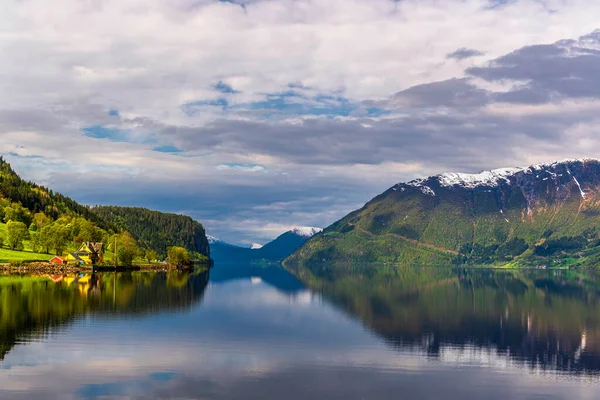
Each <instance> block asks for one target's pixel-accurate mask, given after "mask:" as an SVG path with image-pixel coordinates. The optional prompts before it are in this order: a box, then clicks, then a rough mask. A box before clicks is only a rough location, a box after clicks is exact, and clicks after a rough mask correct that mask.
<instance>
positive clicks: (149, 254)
mask: <svg viewBox="0 0 600 400" xmlns="http://www.w3.org/2000/svg"><path fill="white" fill-rule="evenodd" d="M145 258H146V261H148V262H149V263H151V262H153V261H156V260H158V254H157V253H156V252H155V251H154V250H151V249H147V250H146V254H145Z"/></svg>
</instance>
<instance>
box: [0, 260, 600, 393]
mask: <svg viewBox="0 0 600 400" xmlns="http://www.w3.org/2000/svg"><path fill="white" fill-rule="evenodd" d="M53 278H54V279H55V280H59V279H61V278H60V277H53ZM314 285H315V287H319V290H318V291H311V290H308V289H306V288H305V287H304V286H303V285H302V284H301V283H300V282H298V281H297V280H296V279H295V278H294V277H292V276H291V275H289V274H288V273H286V272H285V271H283V270H282V269H279V268H276V267H266V268H262V267H251V266H226V265H221V266H219V265H217V266H215V267H214V268H213V269H212V270H211V271H210V272H208V271H196V272H195V273H193V274H190V273H185V272H170V273H164V272H160V273H142V272H140V273H129V274H125V273H123V274H112V273H105V274H96V275H93V276H91V275H89V276H83V277H80V278H78V279H74V277H69V276H67V277H63V279H62V281H60V282H54V281H53V280H51V279H49V278H48V277H31V276H25V277H14V276H12V277H7V276H4V277H0V360H1V361H0V398H2V399H4V398H7V399H8V398H24V399H25V398H26V399H30V398H40V399H49V398H66V399H70V398H96V397H97V398H156V397H160V398H206V399H306V398H312V399H321V398H322V399H399V398H403V399H419V398H431V399H440V398H443V399H471V398H472V399H483V398H486V399H508V398H511V399H547V398H555V399H580V398H581V399H598V398H600V384H599V383H600V378H599V373H600V302H599V299H600V291H599V290H600V279H598V278H597V276H596V275H595V274H594V273H589V272H579V273H576V272H572V271H560V272H548V271H510V272H498V271H490V270H450V269H439V268H402V269H390V270H386V271H380V272H378V273H377V274H373V273H372V272H368V270H367V269H365V270H364V271H362V272H361V271H360V270H358V271H355V274H353V275H351V276H349V277H347V278H344V279H341V280H338V281H336V283H335V284H334V283H331V282H326V281H321V282H314Z"/></svg>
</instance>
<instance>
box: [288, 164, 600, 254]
mask: <svg viewBox="0 0 600 400" xmlns="http://www.w3.org/2000/svg"><path fill="white" fill-rule="evenodd" d="M325 232H326V233H331V234H327V235H318V236H317V237H315V238H314V239H313V240H310V242H309V243H308V244H307V245H306V246H303V247H302V248H301V249H299V251H297V252H296V253H295V254H294V255H293V257H292V258H293V259H295V260H297V261H305V262H306V261H308V262H322V261H323V260H330V259H331V260H336V259H341V258H344V259H347V260H348V259H349V260H355V261H361V262H399V263H444V264H448V263H455V262H457V261H456V260H459V261H458V262H492V261H498V260H505V261H506V260H509V259H512V258H514V257H522V258H523V257H533V258H532V260H533V259H534V256H542V255H543V256H547V255H554V254H562V255H565V254H570V253H571V252H573V251H575V252H576V253H577V254H578V256H577V257H583V258H585V256H584V253H582V251H583V250H585V249H587V248H588V246H592V245H594V244H595V243H598V246H599V252H600V160H597V159H592V158H582V159H566V160H562V161H556V162H551V163H544V164H536V165H531V166H528V167H518V168H501V169H495V170H491V171H483V172H480V173H477V174H466V173H456V172H453V173H443V174H439V175H435V176H430V177H428V178H422V179H415V180H412V181H410V182H407V183H399V184H397V185H395V186H393V187H391V188H390V189H389V190H387V191H385V192H384V193H382V194H381V195H379V196H377V197H375V198H374V199H373V200H371V201H370V202H369V203H367V204H366V205H365V206H364V207H363V208H361V209H360V210H357V211H354V212H352V213H351V214H349V215H347V216H346V217H344V218H343V219H341V220H340V221H338V222H336V223H334V224H333V225H332V226H330V227H329V228H327V229H325ZM557 249H560V250H557ZM580 253H581V254H580Z"/></svg>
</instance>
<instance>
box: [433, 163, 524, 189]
mask: <svg viewBox="0 0 600 400" xmlns="http://www.w3.org/2000/svg"><path fill="white" fill-rule="evenodd" d="M524 170H525V168H500V169H494V170H492V171H483V172H480V173H478V174H463V173H457V172H449V173H446V174H441V175H438V176H437V178H438V180H439V182H440V185H442V186H445V187H449V186H454V185H459V186H463V187H466V188H469V189H473V188H476V187H477V186H497V185H498V184H499V183H500V182H502V181H504V182H507V183H510V180H509V179H508V177H510V176H513V175H515V174H516V173H517V172H521V171H524Z"/></svg>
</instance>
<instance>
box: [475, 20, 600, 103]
mask: <svg viewBox="0 0 600 400" xmlns="http://www.w3.org/2000/svg"><path fill="white" fill-rule="evenodd" d="M598 70H600V31H595V32H593V33H591V34H589V35H585V36H582V37H580V38H579V40H561V41H558V42H556V43H554V44H550V45H534V46H526V47H523V48H521V49H518V50H516V51H514V52H512V53H510V54H507V55H504V56H502V57H499V58H496V59H494V60H492V61H491V62H490V63H489V64H488V65H485V66H481V67H471V68H468V69H467V71H466V72H467V74H469V75H471V76H475V77H478V78H481V79H484V80H486V81H489V82H498V81H513V82H515V83H517V85H516V87H515V88H514V89H513V90H510V91H508V92H506V93H502V94H499V95H498V97H497V101H504V102H510V103H548V102H550V101H554V100H562V99H567V98H571V99H580V98H596V97H598V96H600V77H599V76H598V74H597V71H598Z"/></svg>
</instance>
